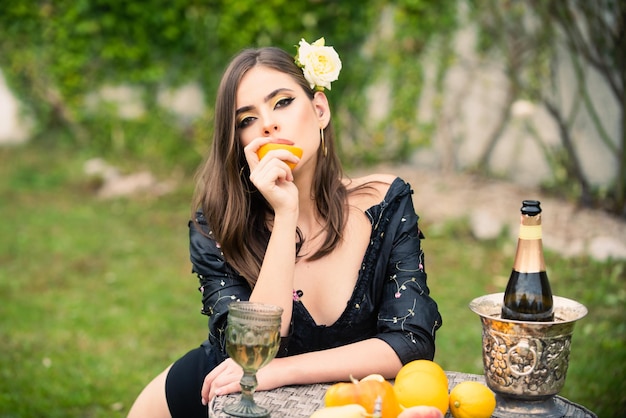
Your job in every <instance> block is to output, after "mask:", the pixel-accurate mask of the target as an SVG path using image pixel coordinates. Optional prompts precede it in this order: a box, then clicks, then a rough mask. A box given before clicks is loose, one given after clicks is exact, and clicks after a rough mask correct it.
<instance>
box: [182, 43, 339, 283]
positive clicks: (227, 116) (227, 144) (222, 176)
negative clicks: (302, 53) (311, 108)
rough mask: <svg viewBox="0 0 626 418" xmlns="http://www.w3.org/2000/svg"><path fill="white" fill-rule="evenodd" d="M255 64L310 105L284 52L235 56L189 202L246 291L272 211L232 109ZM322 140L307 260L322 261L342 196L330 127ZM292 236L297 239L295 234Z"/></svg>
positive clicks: (331, 243)
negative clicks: (317, 222) (318, 239)
mask: <svg viewBox="0 0 626 418" xmlns="http://www.w3.org/2000/svg"><path fill="white" fill-rule="evenodd" d="M258 65H260V66H265V67H268V68H272V69H275V70H278V71H281V72H283V73H285V74H288V75H290V76H291V77H293V78H294V80H296V82H297V83H298V84H299V85H300V86H301V87H302V89H303V90H304V91H305V92H306V94H307V95H308V97H309V98H310V99H311V100H313V96H314V92H313V90H311V88H310V87H309V84H308V82H307V81H306V79H305V78H304V76H303V73H302V70H301V69H300V68H299V67H298V66H296V64H295V63H294V58H293V57H292V56H290V55H289V54H288V53H287V52H285V51H283V50H282V49H279V48H273V47H269V48H260V49H246V50H244V51H242V52H241V53H239V54H238V55H237V56H236V57H235V58H234V59H233V60H232V61H231V63H230V65H229V66H228V67H227V68H226V71H225V72H224V75H223V77H222V81H221V82H220V86H219V89H218V92H217V98H216V105H215V129H214V132H213V143H212V147H211V151H210V153H209V155H208V157H207V159H206V161H205V162H204V164H203V165H202V166H201V167H200V168H199V171H198V174H197V184H196V192H195V195H194V198H193V211H194V213H195V211H196V210H198V209H200V210H202V212H203V214H204V217H205V218H206V220H207V223H208V225H209V228H210V229H211V237H212V238H214V239H215V240H216V241H217V242H219V243H220V245H221V249H222V251H223V253H224V256H225V258H226V261H227V262H228V263H229V264H230V265H231V266H233V267H234V268H235V269H236V270H237V271H238V272H239V273H240V274H241V275H242V276H243V277H245V279H246V280H247V281H248V283H249V284H250V286H251V287H254V284H255V283H256V279H257V277H258V275H259V271H260V270H261V264H262V262H263V258H264V256H265V250H266V248H267V243H268V240H269V234H270V233H269V230H268V227H267V219H268V218H269V219H271V218H272V217H273V210H272V208H271V206H270V205H269V204H268V203H267V202H266V201H265V199H264V198H263V196H262V195H261V193H259V192H258V190H257V189H256V187H255V186H254V185H253V184H252V182H250V179H249V171H248V164H247V162H246V159H245V157H244V153H243V147H242V145H241V142H240V140H239V136H238V133H237V131H236V125H235V110H236V94H237V88H238V87H239V83H240V82H241V79H242V78H243V76H244V75H245V73H246V72H247V71H249V70H250V69H251V68H253V67H255V66H258ZM324 141H325V144H326V148H327V152H326V155H325V154H324V150H323V149H322V148H323V147H321V146H320V147H319V150H318V163H317V164H316V169H315V170H316V171H315V174H314V184H313V188H312V190H313V194H314V195H313V196H312V198H313V199H314V201H315V202H316V209H317V212H318V215H319V217H320V219H322V220H323V222H325V230H326V238H325V241H324V243H323V244H322V246H321V247H320V249H318V250H317V251H316V252H315V253H314V254H312V255H311V256H310V259H311V260H315V259H319V258H322V257H324V256H325V255H327V254H329V253H330V252H332V251H333V249H334V248H335V247H336V246H337V245H338V244H339V242H340V241H341V239H342V233H343V230H344V226H345V222H346V216H347V215H346V207H347V191H346V188H345V186H344V185H343V183H342V177H343V170H342V168H341V164H340V162H339V158H338V156H337V152H336V150H335V146H334V142H335V138H334V132H333V128H332V125H331V123H329V124H328V125H327V126H326V128H325V129H324ZM192 215H193V216H192V219H194V220H195V215H194V214H192ZM298 235H299V236H300V238H301V239H302V236H301V234H300V233H299V231H298ZM294 238H295V236H294ZM294 245H296V244H295V243H294ZM294 262H295V260H294Z"/></svg>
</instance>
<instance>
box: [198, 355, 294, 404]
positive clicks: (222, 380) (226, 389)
mask: <svg viewBox="0 0 626 418" xmlns="http://www.w3.org/2000/svg"><path fill="white" fill-rule="evenodd" d="M280 361H281V360H280V359H274V360H272V361H271V362H270V363H269V364H268V365H266V366H265V367H263V368H261V369H260V370H258V371H257V373H256V377H257V381H258V383H259V385H258V386H257V388H256V389H257V390H271V389H275V388H277V387H279V386H281V385H285V384H288V383H289V382H280V381H279V377H280V376H281V374H280V373H279V372H278V370H277V368H278V367H279V366H280ZM242 376H243V370H242V368H241V366H239V365H238V364H237V363H235V362H234V361H233V360H232V359H230V358H228V359H226V360H224V361H223V362H222V363H220V364H219V365H218V366H217V367H216V368H214V369H213V370H211V372H210V373H209V374H207V375H206V377H205V378H204V383H203V384H202V391H201V394H202V404H203V405H208V403H209V402H210V400H211V399H213V397H214V396H216V395H228V394H229V393H235V392H239V391H241V386H240V385H239V382H240V381H241V377H242Z"/></svg>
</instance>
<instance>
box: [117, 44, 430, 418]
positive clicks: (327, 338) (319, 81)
mask: <svg viewBox="0 0 626 418" xmlns="http://www.w3.org/2000/svg"><path fill="white" fill-rule="evenodd" d="M318 64H325V66H319V65H318ZM329 65H330V66H329ZM340 66H341V63H340V61H339V59H338V57H337V56H336V53H335V52H334V50H333V49H332V48H330V47H326V46H324V44H323V39H321V40H319V41H317V42H315V43H313V44H308V43H306V42H305V41H304V40H303V41H301V43H300V48H299V54H298V56H297V58H296V61H295V62H294V59H293V57H292V56H290V55H289V54H288V53H287V52H285V51H283V50H280V49H277V48H261V49H257V50H245V51H243V52H242V53H240V54H239V55H238V56H236V57H235V58H234V60H233V61H232V62H231V64H230V65H229V67H228V68H227V69H226V72H225V74H224V76H223V78H222V82H221V84H220V88H219V91H218V96H217V103H216V109H215V132H214V138H213V145H212V150H211V153H210V155H209V157H208V159H207V161H206V162H205V164H204V166H203V167H202V169H201V172H200V174H201V175H200V176H199V182H198V188H197V191H196V196H195V199H194V208H197V209H199V211H198V212H197V213H196V214H195V216H194V218H195V219H193V220H192V221H191V222H190V223H189V226H190V253H191V261H192V264H193V271H194V273H196V274H197V275H198V277H199V280H200V291H201V292H202V302H203V313H204V314H206V315H208V316H209V337H208V339H207V341H205V342H204V343H203V344H202V345H201V346H200V347H199V348H197V349H195V350H192V351H190V352H189V353H188V354H186V355H185V356H183V357H182V358H181V359H179V360H178V361H177V362H175V363H174V364H173V365H172V366H170V367H169V368H168V369H166V370H165V371H164V372H163V373H162V374H160V375H159V376H157V377H156V378H155V379H154V380H153V381H152V382H151V383H150V384H149V385H148V386H147V387H146V388H145V389H144V391H143V392H142V393H141V394H140V396H139V397H138V399H137V401H136V402H135V404H134V405H133V408H132V409H131V411H130V414H129V417H151V418H154V417H169V416H173V417H187V418H189V417H195V416H198V417H200V416H202V417H206V413H207V410H206V404H207V403H208V402H209V400H211V399H212V398H213V397H214V396H215V395H222V394H228V393H232V392H236V391H238V390H240V387H239V380H240V378H241V376H242V374H243V372H242V370H241V368H240V367H239V366H238V365H237V364H235V363H234V362H233V361H232V360H230V359H228V358H227V355H226V352H225V348H224V329H225V327H226V322H227V314H228V303H230V302H231V301H232V300H251V301H256V302H263V303H268V304H273V305H278V306H281V307H282V308H283V309H284V312H283V317H282V330H281V335H282V337H283V338H282V343H281V349H280V352H279V354H278V356H277V358H275V359H274V360H272V361H271V362H270V363H269V364H268V365H267V366H265V367H264V368H262V369H261V370H259V372H258V374H257V378H258V382H259V386H258V390H268V389H273V388H277V387H280V386H284V385H291V384H312V383H320V382H334V381H341V380H346V379H347V378H348V377H349V376H350V375H352V376H354V377H355V378H361V377H364V376H366V375H368V374H372V373H378V374H381V375H383V376H385V377H387V378H393V377H394V376H395V375H396V373H397V372H398V370H399V369H400V368H401V367H402V365H403V364H405V363H407V362H409V361H411V360H414V359H419V358H426V359H432V358H433V356H434V351H435V331H436V330H437V329H438V328H439V327H440V326H441V316H440V315H439V312H438V309H437V305H436V303H435V302H434V301H433V300H432V299H431V298H430V297H429V290H428V287H427V285H426V273H425V271H424V259H423V252H422V250H421V247H420V238H423V236H422V234H421V232H420V230H419V229H418V226H417V219H418V217H417V215H416V214H415V211H414V208H413V203H412V197H411V196H412V191H411V189H410V186H409V185H408V184H406V183H405V182H404V181H403V180H401V179H399V178H395V177H393V176H390V175H381V174H376V175H371V176H367V177H363V178H358V179H351V180H350V179H347V178H345V177H344V176H343V173H342V169H341V165H340V162H339V160H338V157H337V153H336V150H335V145H334V137H333V130H332V127H331V124H330V120H331V112H330V108H329V105H328V100H327V97H326V95H325V94H324V92H323V87H326V88H330V81H334V79H336V78H337V76H338V69H339V68H340ZM270 142H278V143H286V144H290V145H295V146H297V147H300V148H302V150H303V154H302V157H301V158H298V157H296V156H295V155H294V154H292V153H290V152H289V151H287V150H284V149H279V150H272V151H270V152H268V153H267V155H265V156H264V158H262V159H259V157H258V155H257V151H258V150H259V148H260V147H262V146H263V145H264V144H267V143H270ZM288 163H289V164H296V165H295V168H294V169H293V170H292V169H291V168H290V166H289V165H288Z"/></svg>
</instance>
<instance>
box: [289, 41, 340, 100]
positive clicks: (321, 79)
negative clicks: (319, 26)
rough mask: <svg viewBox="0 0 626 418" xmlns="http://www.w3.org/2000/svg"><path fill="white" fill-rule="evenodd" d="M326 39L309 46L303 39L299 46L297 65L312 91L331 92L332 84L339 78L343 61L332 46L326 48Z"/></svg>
mask: <svg viewBox="0 0 626 418" xmlns="http://www.w3.org/2000/svg"><path fill="white" fill-rule="evenodd" d="M324 42H325V41H324V38H320V39H318V40H317V41H315V42H313V43H312V44H309V43H308V42H307V41H305V40H304V39H302V40H301V41H300V44H299V46H298V55H297V56H296V64H297V65H298V66H299V67H301V68H302V72H303V73H304V78H306V80H307V81H308V82H309V85H310V86H311V88H312V89H315V90H319V91H322V90H324V89H325V88H327V89H328V90H330V83H332V82H333V81H335V80H337V79H338V78H339V72H340V71H341V60H340V59H339V55H338V54H337V51H335V49H334V48H333V47H332V46H324Z"/></svg>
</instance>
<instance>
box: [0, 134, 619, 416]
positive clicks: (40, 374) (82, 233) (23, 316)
mask: <svg viewBox="0 0 626 418" xmlns="http://www.w3.org/2000/svg"><path fill="white" fill-rule="evenodd" d="M86 158H87V157H86V155H84V153H81V152H80V151H79V150H71V151H70V150H57V149H49V148H44V147H41V146H39V147H38V146H35V145H29V146H27V147H24V148H7V149H2V148H0V301H1V303H0V418H8V417H23V418H26V417H50V418H53V417H64V418H66V417H89V418H91V417H122V416H125V415H126V412H127V411H128V408H129V407H130V405H131V403H132V401H133V400H134V398H135V397H136V395H137V393H138V392H139V391H140V390H141V389H142V387H143V386H144V385H145V384H146V383H147V382H148V381H149V380H150V379H151V378H152V377H153V376H154V375H156V374H157V373H158V372H160V371H161V370H162V369H163V368H164V367H165V366H167V365H168V364H169V363H170V362H171V361H173V360H175V359H176V358H177V357H178V356H180V355H182V354H183V353H185V352H186V351H187V350H188V349H190V348H193V347H195V346H196V345H197V344H199V343H200V342H201V341H202V340H203V339H204V337H205V334H206V319H205V317H204V316H202V315H200V314H199V310H200V298H199V294H198V293H197V290H196V286H197V282H196V279H195V277H194V276H193V275H192V274H191V273H190V264H189V261H188V252H187V245H188V243H187V219H188V214H189V201H190V197H191V184H192V181H191V179H190V178H189V177H187V178H186V180H184V186H183V187H181V188H180V189H179V190H178V191H176V192H175V193H172V194H169V195H166V196H163V197H160V198H154V197H146V196H143V197H136V198H133V199H119V200H113V201H101V200H98V199H96V198H95V197H94V194H93V191H92V189H93V187H92V184H91V183H90V182H91V181H90V180H89V179H87V178H85V177H84V175H83V174H82V171H81V170H82V164H83V162H84V160H85V159H86ZM144 165H147V164H145V163H144ZM193 168H194V167H190V168H189V170H187V172H188V173H189V172H191V171H192V170H193ZM162 175H163V176H165V174H162ZM422 227H423V229H424V230H425V232H426V234H427V237H428V238H427V239H426V240H425V241H424V246H425V250H426V251H427V269H428V272H429V284H430V287H431V290H432V293H433V295H434V297H435V298H436V300H437V301H438V303H439V305H440V310H441V312H442V314H443V316H444V326H443V327H442V328H441V330H440V331H439V333H438V336H437V343H438V345H437V355H436V359H435V360H436V361H437V362H438V363H440V364H441V365H442V366H443V367H444V368H445V369H447V370H458V371H464V372H471V373H481V372H482V363H481V330H480V321H479V319H478V317H477V316H476V315H475V314H474V313H472V312H471V311H470V310H469V308H468V303H469V302H470V301H471V300H472V299H473V298H475V297H477V296H481V295H483V294H486V293H494V292H499V291H502V290H503V288H504V286H505V284H506V280H507V275H508V270H509V269H510V266H511V263H512V259H513V251H514V243H511V242H509V239H508V238H504V237H503V238H501V239H498V240H494V241H490V242H477V241H475V240H474V239H473V238H472V237H471V234H470V233H469V232H468V228H467V226H466V225H465V224H464V223H463V222H458V221H457V222H454V223H449V224H446V225H429V224H428V220H427V219H424V220H423V225H422ZM572 227H575V225H573V226H572ZM546 262H547V264H548V266H549V274H550V279H551V283H552V287H553V290H554V291H555V293H556V294H558V295H560V296H564V297H568V298H572V299H576V300H578V301H580V302H581V303H583V304H585V305H586V306H587V308H588V309H589V315H588V316H587V317H585V318H584V319H582V320H581V321H580V322H579V323H577V325H576V329H575V332H574V336H573V341H572V353H571V356H570V368H569V371H568V376H567V381H566V384H565V388H564V389H563V390H562V392H561V395H562V396H565V397H567V398H569V399H571V400H573V401H575V402H578V403H581V404H583V405H585V406H586V407H588V408H590V409H592V410H593V411H594V412H596V413H597V414H598V416H600V417H613V416H619V415H620V414H621V413H622V412H623V411H624V410H626V395H625V394H626V321H625V319H626V316H625V313H624V306H625V302H626V287H625V286H624V284H625V280H626V262H624V261H620V262H606V263H597V262H594V261H592V260H589V259H584V258H579V259H573V260H564V259H561V258H559V257H557V256H556V255H554V254H546Z"/></svg>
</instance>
